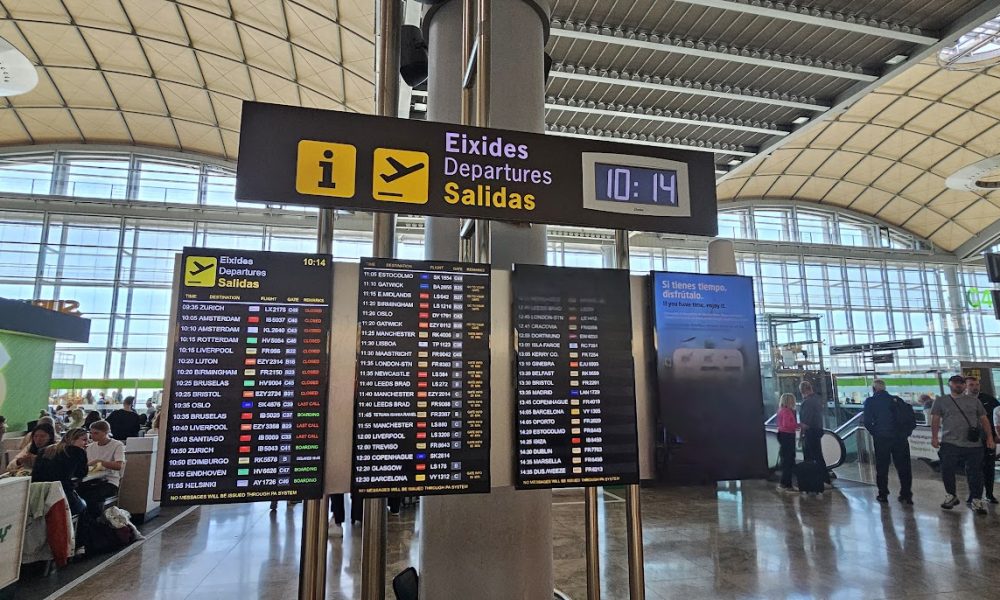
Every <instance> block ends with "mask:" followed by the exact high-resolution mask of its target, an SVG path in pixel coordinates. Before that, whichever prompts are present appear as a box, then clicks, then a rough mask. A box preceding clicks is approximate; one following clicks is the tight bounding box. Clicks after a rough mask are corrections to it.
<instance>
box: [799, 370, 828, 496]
mask: <svg viewBox="0 0 1000 600" xmlns="http://www.w3.org/2000/svg"><path fill="white" fill-rule="evenodd" d="M799 393H800V394H802V406H801V407H800V409H799V424H800V426H801V427H802V458H803V460H805V461H807V462H809V461H814V462H818V463H820V464H821V465H824V466H825V465H826V460H825V459H824V458H823V441H822V440H823V415H824V413H825V412H826V402H825V401H824V400H823V398H821V397H820V396H819V394H817V393H816V392H815V391H814V390H813V386H812V384H811V383H809V382H808V381H803V382H801V383H800V384H799ZM824 473H825V483H826V486H827V487H828V488H832V487H833V482H832V481H831V480H830V472H829V471H827V470H824Z"/></svg>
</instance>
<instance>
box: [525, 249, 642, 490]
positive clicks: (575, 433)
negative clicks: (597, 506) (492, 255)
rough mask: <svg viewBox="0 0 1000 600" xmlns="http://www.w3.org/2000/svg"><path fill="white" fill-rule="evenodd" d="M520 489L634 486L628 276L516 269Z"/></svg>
mask: <svg viewBox="0 0 1000 600" xmlns="http://www.w3.org/2000/svg"><path fill="white" fill-rule="evenodd" d="M512 287H513V294H514V307H513V308H514V310H513V319H514V328H515V335H516V351H517V358H516V360H517V365H516V369H515V374H514V376H515V385H516V390H517V395H516V400H517V402H516V408H515V415H516V423H515V426H516V428H517V434H516V440H517V448H516V453H517V455H516V459H515V464H514V469H515V471H516V485H517V487H518V488H520V489H530V488H555V487H574V486H595V485H616V484H629V483H638V481H639V464H638V442H637V433H636V416H635V373H634V369H633V360H632V315H631V310H630V293H629V274H628V272H627V271H612V270H599V269H571V268H558V267H540V266H534V265H516V266H515V267H514V272H513V276H512Z"/></svg>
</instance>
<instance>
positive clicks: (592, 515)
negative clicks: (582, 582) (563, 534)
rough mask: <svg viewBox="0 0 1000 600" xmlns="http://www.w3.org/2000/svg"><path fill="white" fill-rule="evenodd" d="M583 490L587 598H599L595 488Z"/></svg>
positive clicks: (588, 599) (599, 554)
mask: <svg viewBox="0 0 1000 600" xmlns="http://www.w3.org/2000/svg"><path fill="white" fill-rule="evenodd" d="M583 492H584V496H583V516H584V523H585V525H584V529H585V537H586V560H587V600H601V549H600V546H599V544H598V541H597V538H598V526H597V488H596V487H588V488H584V489H583Z"/></svg>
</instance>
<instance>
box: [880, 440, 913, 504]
mask: <svg viewBox="0 0 1000 600" xmlns="http://www.w3.org/2000/svg"><path fill="white" fill-rule="evenodd" d="M874 441H875V485H877V486H878V495H879V496H886V497H888V496H889V465H890V464H893V465H895V466H896V474H897V475H899V496H900V498H912V497H913V469H912V468H911V465H910V443H909V442H908V441H907V440H906V438H905V437H899V436H897V437H876V438H874Z"/></svg>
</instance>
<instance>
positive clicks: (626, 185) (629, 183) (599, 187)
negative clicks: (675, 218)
mask: <svg viewBox="0 0 1000 600" xmlns="http://www.w3.org/2000/svg"><path fill="white" fill-rule="evenodd" d="M594 177H595V179H596V181H595V184H596V185H594V191H595V192H596V195H597V199H598V200H610V201H612V202H627V203H633V204H652V205H655V206H677V205H678V199H677V171H673V170H670V169H648V168H644V167H628V166H622V165H608V164H603V163H596V164H595V165H594Z"/></svg>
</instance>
